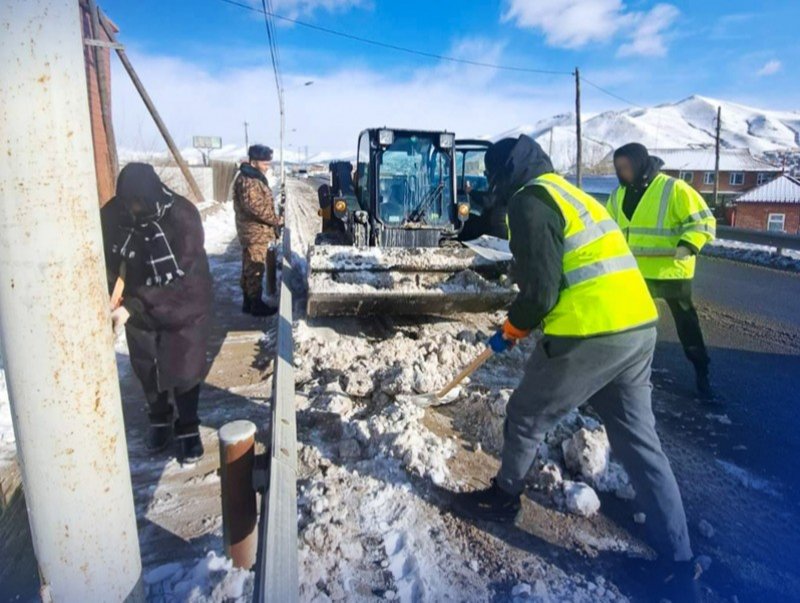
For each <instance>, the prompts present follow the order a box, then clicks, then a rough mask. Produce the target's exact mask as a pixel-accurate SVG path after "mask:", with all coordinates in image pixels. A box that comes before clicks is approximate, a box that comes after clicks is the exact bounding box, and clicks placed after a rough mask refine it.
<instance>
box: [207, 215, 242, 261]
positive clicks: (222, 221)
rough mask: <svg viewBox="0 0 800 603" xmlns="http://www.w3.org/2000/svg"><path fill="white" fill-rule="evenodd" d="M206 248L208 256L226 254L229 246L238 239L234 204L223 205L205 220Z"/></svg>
mask: <svg viewBox="0 0 800 603" xmlns="http://www.w3.org/2000/svg"><path fill="white" fill-rule="evenodd" d="M203 230H204V231H205V248H206V253H207V254H208V255H221V254H223V253H225V250H226V249H227V247H228V245H230V244H231V241H232V240H233V239H235V238H236V222H235V216H234V211H233V203H222V204H220V206H219V209H217V210H216V211H214V212H211V213H209V214H208V215H207V216H206V217H205V218H204V219H203Z"/></svg>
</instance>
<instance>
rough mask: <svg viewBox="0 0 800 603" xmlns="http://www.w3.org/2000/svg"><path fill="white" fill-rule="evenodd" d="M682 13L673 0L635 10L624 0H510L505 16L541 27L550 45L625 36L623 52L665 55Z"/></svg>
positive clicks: (581, 44)
mask: <svg viewBox="0 0 800 603" xmlns="http://www.w3.org/2000/svg"><path fill="white" fill-rule="evenodd" d="M678 14H679V11H678V9H677V8H675V6H673V5H671V4H657V5H656V6H654V7H653V8H652V9H651V10H649V11H631V10H628V8H627V6H626V5H625V4H624V3H623V2H622V0H508V8H507V10H506V12H505V13H504V14H503V16H502V19H503V21H512V22H514V23H515V24H516V25H517V26H518V27H521V28H525V29H536V30H540V31H541V32H542V33H543V34H544V36H545V41H546V42H547V44H549V45H550V46H555V47H560V48H572V49H576V48H583V47H585V46H586V45H588V44H590V43H606V42H610V41H612V40H614V39H617V38H621V39H623V40H625V41H624V43H623V44H622V45H621V46H620V49H619V55H620V56H633V55H642V56H662V55H664V54H665V53H666V44H665V40H664V36H665V33H666V30H667V29H668V28H669V27H670V26H671V25H672V24H673V22H674V21H675V19H676V18H677V16H678Z"/></svg>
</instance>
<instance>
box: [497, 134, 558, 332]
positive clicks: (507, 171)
mask: <svg viewBox="0 0 800 603" xmlns="http://www.w3.org/2000/svg"><path fill="white" fill-rule="evenodd" d="M485 164H486V171H487V173H489V174H492V175H493V179H492V182H491V186H492V195H493V196H494V197H495V199H497V200H498V202H499V201H503V200H508V199H510V198H511V197H512V196H514V194H515V193H517V191H519V190H520V189H521V188H522V187H523V185H524V184H525V183H527V182H528V181H530V180H532V179H534V178H536V177H537V176H540V175H541V174H547V173H549V172H553V171H554V170H553V164H552V163H551V162H550V158H549V157H548V156H547V155H546V154H545V153H544V152H543V151H542V149H541V147H540V146H539V145H538V144H536V143H535V142H534V141H533V140H532V139H531V138H530V137H528V136H520V137H519V139H516V138H505V139H503V140H500V141H498V142H497V143H495V144H494V145H492V147H490V148H489V150H488V151H487V152H486V157H485ZM517 196H518V198H519V200H520V202H519V203H513V204H511V205H510V207H509V208H508V222H509V223H511V224H526V228H522V229H519V234H517V233H516V232H515V235H514V237H513V238H512V239H511V241H510V243H509V245H510V247H511V251H512V254H513V256H514V264H513V267H512V271H513V275H514V280H515V282H516V283H517V284H518V285H519V287H520V292H519V294H518V295H517V297H516V299H515V300H514V302H513V304H512V305H511V309H510V311H509V313H508V318H509V320H510V322H511V323H512V324H513V325H514V326H516V327H518V328H520V329H524V330H529V329H533V328H535V327H536V326H538V325H539V323H541V322H542V319H543V318H544V317H545V316H546V315H547V314H548V313H549V312H550V310H552V309H553V307H554V306H555V305H556V302H557V301H558V294H559V290H560V286H561V270H562V260H563V257H564V225H565V223H564V218H563V216H562V214H561V211H560V210H559V209H558V207H557V206H556V202H555V201H553V199H552V198H551V197H550V195H549V194H548V193H547V191H546V190H544V189H543V188H541V187H535V188H534V187H530V188H527V189H525V190H524V191H521V192H519V193H517Z"/></svg>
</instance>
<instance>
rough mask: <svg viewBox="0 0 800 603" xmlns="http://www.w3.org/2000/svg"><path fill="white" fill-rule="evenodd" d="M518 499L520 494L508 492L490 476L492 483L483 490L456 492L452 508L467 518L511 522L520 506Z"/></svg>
mask: <svg viewBox="0 0 800 603" xmlns="http://www.w3.org/2000/svg"><path fill="white" fill-rule="evenodd" d="M520 499H521V495H520V494H509V493H508V492H506V491H505V490H503V489H502V488H501V487H500V486H498V485H497V480H495V479H494V478H492V485H491V486H490V487H488V488H486V489H485V490H476V491H474V492H460V493H458V494H456V495H455V496H454V497H453V502H452V509H453V511H454V512H455V513H456V514H457V515H460V516H461V517H465V518H467V519H475V520H484V521H496V522H498V523H512V522H513V521H514V520H516V518H517V514H518V513H519V510H520V508H521V507H522V503H521V502H520Z"/></svg>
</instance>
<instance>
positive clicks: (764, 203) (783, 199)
mask: <svg viewBox="0 0 800 603" xmlns="http://www.w3.org/2000/svg"><path fill="white" fill-rule="evenodd" d="M732 221H733V225H734V226H735V227H736V228H747V229H749V230H769V231H774V232H787V233H790V234H798V233H800V180H798V179H797V178H793V177H791V176H787V175H785V174H784V175H781V176H778V177H777V178H775V179H774V180H772V181H770V182H768V183H767V184H763V185H761V186H759V187H756V188H754V189H753V190H751V191H749V192H747V193H745V194H743V195H741V196H739V197H738V198H737V199H736V200H735V201H734V211H733V220H732Z"/></svg>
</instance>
